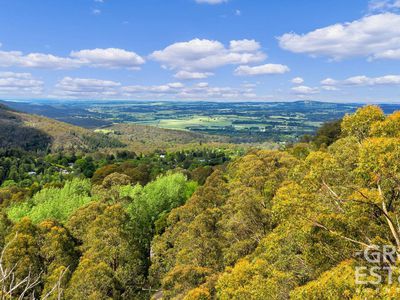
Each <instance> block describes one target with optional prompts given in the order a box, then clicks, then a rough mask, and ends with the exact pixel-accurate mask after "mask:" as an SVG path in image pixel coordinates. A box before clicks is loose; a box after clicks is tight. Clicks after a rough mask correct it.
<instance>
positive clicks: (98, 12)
mask: <svg viewBox="0 0 400 300" xmlns="http://www.w3.org/2000/svg"><path fill="white" fill-rule="evenodd" d="M92 14H94V15H100V14H101V10H100V9H98V8H95V9H92Z"/></svg>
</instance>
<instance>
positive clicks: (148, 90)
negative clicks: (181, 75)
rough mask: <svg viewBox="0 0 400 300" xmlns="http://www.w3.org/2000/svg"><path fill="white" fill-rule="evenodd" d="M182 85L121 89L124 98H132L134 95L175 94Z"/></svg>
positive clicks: (127, 87) (175, 83)
mask: <svg viewBox="0 0 400 300" xmlns="http://www.w3.org/2000/svg"><path fill="white" fill-rule="evenodd" d="M183 87H184V85H183V84H182V83H180V82H173V83H168V84H164V85H152V86H144V85H132V86H124V87H122V89H121V90H122V93H123V95H124V96H132V95H136V94H143V93H145V94H176V93H177V92H178V91H179V90H181V89H182V88H183Z"/></svg>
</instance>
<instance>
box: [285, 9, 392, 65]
mask: <svg viewBox="0 0 400 300" xmlns="http://www.w3.org/2000/svg"><path fill="white" fill-rule="evenodd" d="M399 35H400V15H397V14H393V13H382V14H377V15H371V16H365V17H363V18H361V19H359V20H356V21H353V22H350V23H341V24H335V25H331V26H328V27H324V28H320V29H317V30H314V31H312V32H309V33H306V34H303V35H299V34H295V33H286V34H284V35H282V36H281V37H279V38H278V39H279V44H280V46H281V47H282V48H283V49H286V50H289V51H292V52H295V53H307V54H310V55H312V56H328V57H331V58H333V59H336V60H339V59H343V58H347V57H355V56H361V57H368V58H369V59H378V58H391V59H400V55H399V51H400V38H399Z"/></svg>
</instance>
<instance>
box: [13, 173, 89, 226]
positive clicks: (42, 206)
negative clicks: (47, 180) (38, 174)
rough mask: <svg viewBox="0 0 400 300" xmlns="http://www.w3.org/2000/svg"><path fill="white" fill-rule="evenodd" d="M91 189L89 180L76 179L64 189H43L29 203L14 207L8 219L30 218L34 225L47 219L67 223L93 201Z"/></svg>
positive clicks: (66, 184) (69, 182)
mask: <svg viewBox="0 0 400 300" xmlns="http://www.w3.org/2000/svg"><path fill="white" fill-rule="evenodd" d="M90 188H91V185H90V181H89V180H88V179H78V178H75V179H73V180H71V181H67V182H66V183H65V185H64V187H62V188H55V187H50V188H45V189H42V190H41V191H40V192H38V193H36V194H35V195H34V196H33V198H32V199H30V200H29V201H27V202H23V203H22V204H17V205H14V206H12V207H11V208H10V209H9V210H8V217H9V218H10V219H11V220H12V221H14V222H16V221H19V220H20V219H21V218H23V217H29V218H30V219H31V220H32V221H33V222H34V223H39V222H41V221H43V220H45V219H54V220H58V221H61V222H65V221H67V219H68V217H69V216H70V215H71V214H72V213H73V212H75V211H76V210H77V209H78V208H80V207H81V206H83V205H85V204H87V203H89V202H90V201H91V197H90V194H89V193H90Z"/></svg>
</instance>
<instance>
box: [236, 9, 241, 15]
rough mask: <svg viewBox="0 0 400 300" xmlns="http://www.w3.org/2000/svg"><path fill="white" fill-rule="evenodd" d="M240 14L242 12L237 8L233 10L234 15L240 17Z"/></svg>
mask: <svg viewBox="0 0 400 300" xmlns="http://www.w3.org/2000/svg"><path fill="white" fill-rule="evenodd" d="M241 15H242V12H241V11H240V10H239V9H237V10H235V16H238V17H240V16H241Z"/></svg>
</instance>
